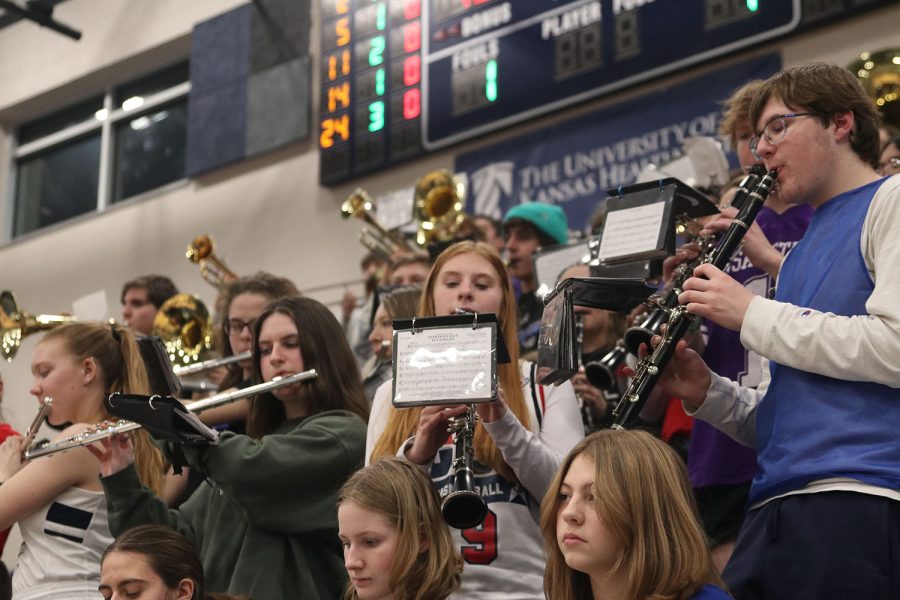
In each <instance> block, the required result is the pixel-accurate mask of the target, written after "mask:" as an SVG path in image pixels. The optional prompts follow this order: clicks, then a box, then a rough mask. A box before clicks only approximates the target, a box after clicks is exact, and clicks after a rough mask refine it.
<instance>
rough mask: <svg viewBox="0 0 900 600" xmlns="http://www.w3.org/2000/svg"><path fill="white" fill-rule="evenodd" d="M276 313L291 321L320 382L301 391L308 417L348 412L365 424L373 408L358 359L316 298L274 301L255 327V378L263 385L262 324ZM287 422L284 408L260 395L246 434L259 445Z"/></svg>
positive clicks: (253, 405)
mask: <svg viewBox="0 0 900 600" xmlns="http://www.w3.org/2000/svg"><path fill="white" fill-rule="evenodd" d="M275 313H280V314H283V315H286V316H287V317H289V318H290V319H291V320H292V321H293V322H294V324H295V325H296V326H297V333H298V334H299V336H300V355H301V356H302V357H303V367H304V368H305V369H307V370H308V369H315V370H316V373H317V376H316V377H315V378H314V379H312V380H310V381H309V382H307V383H304V384H303V385H302V386H301V394H303V395H304V397H305V400H306V405H307V406H308V407H309V414H311V415H313V414H316V413H319V412H323V411H326V410H346V411H349V412H352V413H354V414H356V415H358V416H359V417H360V418H361V419H362V420H363V421H366V420H368V417H369V403H368V401H367V400H366V394H365V391H364V389H363V385H362V380H361V379H360V375H359V369H358V368H357V366H356V359H355V358H354V357H353V352H352V351H351V350H350V345H349V344H348V343H347V338H346V337H345V336H344V330H343V329H342V328H341V325H340V323H338V321H337V319H336V318H335V316H334V315H333V314H332V312H331V311H330V310H328V308H326V307H325V305H323V304H322V303H321V302H318V301H316V300H313V299H312V298H301V297H298V296H287V297H284V298H280V299H278V300H275V301H274V302H272V304H270V305H269V306H268V307H266V310H264V311H263V313H262V314H261V315H260V316H259V318H258V319H256V324H255V325H254V326H253V378H254V381H255V382H256V383H262V372H261V371H260V355H259V332H260V330H261V329H262V324H263V323H264V322H265V321H266V319H268V318H269V317H270V316H272V315H273V314H275ZM284 420H285V412H284V406H283V405H282V404H281V401H279V400H278V399H277V398H275V397H274V396H273V395H272V394H271V393H265V394H260V395H259V396H256V397H255V398H253V399H252V400H251V401H250V409H249V411H248V413H247V434H248V435H249V436H250V437H253V438H256V439H259V438H261V437H262V436H264V435H266V434H269V433H271V432H273V431H275V430H276V429H277V428H278V427H279V426H281V424H282V423H283V422H284Z"/></svg>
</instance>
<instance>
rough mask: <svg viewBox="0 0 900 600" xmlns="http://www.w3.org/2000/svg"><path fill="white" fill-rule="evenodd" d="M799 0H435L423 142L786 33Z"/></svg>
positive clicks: (485, 127) (438, 142)
mask: <svg viewBox="0 0 900 600" xmlns="http://www.w3.org/2000/svg"><path fill="white" fill-rule="evenodd" d="M799 5H800V0H778V1H774V0H768V1H766V0H762V1H758V2H747V1H746V0H699V1H698V0H688V1H686V0H570V1H568V2H565V1H558V2H545V1H541V0H534V1H522V0H493V1H491V0H481V1H480V2H479V0H470V1H469V2H463V1H462V0H436V1H435V2H431V3H429V6H427V7H426V10H425V12H424V19H425V23H427V28H428V29H427V32H426V34H427V35H426V37H425V38H424V40H423V43H424V50H423V61H424V77H423V86H422V87H423V91H422V93H423V96H424V97H425V106H426V110H425V116H424V120H423V143H424V146H425V147H426V148H428V149H433V148H440V147H442V146H446V145H448V144H452V143H455V142H458V141H460V140H463V139H467V138H470V137H473V136H477V135H480V134H483V133H484V132H486V131H489V130H491V129H493V128H495V127H498V126H503V125H508V124H511V123H515V122H518V121H523V120H525V119H528V118H530V117H532V116H534V115H537V114H542V113H545V112H548V111H551V110H555V109H557V108H559V107H562V106H566V105H569V104H572V103H574V102H578V101H581V100H583V99H585V98H589V97H592V96H598V95H601V94H604V93H607V92H610V91H612V90H616V89H621V88H625V87H627V86H629V85H633V84H635V83H637V82H640V81H646V80H650V79H653V78H656V77H659V76H661V75H663V74H666V73H669V72H671V71H675V70H677V69H680V68H683V67H686V66H688V65H691V64H694V63H698V62H701V61H705V60H708V59H710V58H713V57H715V56H719V55H722V54H725V53H728V52H732V51H734V50H737V49H740V48H744V47H747V46H750V45H753V44H757V43H759V42H762V41H764V40H767V39H770V38H773V37H777V36H780V35H784V34H785V33H787V32H789V31H791V30H792V29H794V28H795V27H797V25H798V24H799V22H800V10H799Z"/></svg>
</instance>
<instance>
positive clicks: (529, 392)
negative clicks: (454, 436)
mask: <svg viewBox="0 0 900 600" xmlns="http://www.w3.org/2000/svg"><path fill="white" fill-rule="evenodd" d="M458 311H463V312H468V313H494V314H496V315H497V319H498V321H499V325H500V329H501V331H502V334H503V338H504V342H505V344H506V347H507V349H508V350H509V355H510V359H511V361H510V362H509V363H506V364H499V365H497V373H498V379H499V383H500V394H499V399H498V400H497V401H495V402H491V403H486V404H478V405H476V410H477V412H478V416H479V419H478V421H477V424H476V429H475V440H474V444H473V446H474V449H475V460H474V465H473V467H474V472H475V487H476V491H477V492H479V493H480V494H481V495H482V497H483V498H484V500H485V502H486V503H487V506H488V513H487V517H486V518H485V521H484V523H483V524H482V525H480V526H478V527H474V528H471V529H466V530H463V531H456V530H454V531H453V536H454V539H455V540H456V543H457V544H458V545H459V546H460V547H461V548H462V554H463V559H464V560H465V562H466V569H465V572H464V574H463V578H462V585H461V587H460V591H459V592H458V594H456V595H455V596H456V597H459V598H473V597H477V598H480V599H482V600H501V599H506V598H518V599H534V600H542V599H543V597H544V595H543V582H542V579H541V576H540V573H541V571H542V570H543V568H544V557H543V551H542V540H541V533H540V529H539V527H538V525H537V521H538V517H539V509H540V499H541V498H543V496H544V494H545V493H546V491H547V489H548V488H549V485H550V482H551V480H552V479H553V476H554V474H555V473H556V469H557V467H558V466H559V464H560V461H561V459H562V456H564V455H565V454H566V453H567V452H568V450H569V448H571V447H572V446H573V445H574V444H575V443H576V442H577V441H578V440H579V439H581V438H582V437H583V435H584V431H583V427H582V425H581V417H580V415H579V411H578V404H577V402H576V400H575V394H574V392H573V390H572V386H571V384H570V383H568V382H566V383H564V384H562V385H560V386H558V387H544V386H542V385H538V384H537V382H536V380H535V377H534V370H535V369H534V365H533V363H530V362H526V361H520V360H519V354H518V340H517V331H516V303H515V297H514V296H513V291H512V285H511V283H510V279H509V276H508V275H507V272H506V267H505V266H504V265H503V262H502V261H501V260H500V257H499V255H498V254H497V252H496V250H495V249H494V248H493V247H492V246H489V245H487V244H485V243H482V242H471V241H465V242H459V243H457V244H454V245H452V246H450V247H449V248H447V249H446V250H444V252H442V253H441V255H440V256H438V258H437V260H436V261H435V263H434V265H433V266H432V268H431V271H430V272H429V274H428V278H427V279H426V281H425V289H424V290H423V293H422V300H421V303H420V305H419V314H418V316H422V317H429V316H447V315H453V314H457V313H458ZM435 376H436V377H439V376H440V374H437V373H436V374H435ZM390 395H391V382H390V381H388V382H385V384H383V385H382V386H381V387H380V388H379V390H378V392H377V393H376V394H375V399H374V402H373V404H372V412H371V417H370V419H369V428H368V432H367V436H366V456H367V459H368V460H375V459H377V458H380V457H383V456H394V455H397V454H399V455H401V456H404V457H405V458H406V459H407V460H409V461H411V462H413V463H415V464H418V465H421V466H422V468H423V469H428V472H429V474H430V476H431V480H432V483H433V485H434V486H435V488H437V490H438V491H439V493H440V494H441V495H442V496H443V495H446V494H448V493H449V492H450V491H451V490H452V487H453V486H452V481H453V476H454V470H453V468H452V463H453V459H454V458H455V457H454V454H455V448H454V445H453V443H452V441H451V440H450V439H449V436H448V434H447V426H448V423H449V420H450V419H452V418H453V417H456V416H458V415H461V414H462V413H464V412H465V411H466V410H467V408H466V407H465V406H464V405H456V406H426V407H418V408H409V409H404V410H396V409H394V408H393V406H392V405H391V398H390Z"/></svg>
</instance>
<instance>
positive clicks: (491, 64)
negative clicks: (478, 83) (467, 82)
mask: <svg viewBox="0 0 900 600" xmlns="http://www.w3.org/2000/svg"><path fill="white" fill-rule="evenodd" d="M484 96H485V98H487V99H488V101H489V102H493V101H494V100H496V99H497V61H496V60H489V61H488V62H487V64H486V65H485V67H484Z"/></svg>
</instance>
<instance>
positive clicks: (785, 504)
mask: <svg viewBox="0 0 900 600" xmlns="http://www.w3.org/2000/svg"><path fill="white" fill-rule="evenodd" d="M723 578H724V579H725V582H726V584H727V585H728V587H729V591H730V592H731V593H732V594H733V595H734V597H735V598H736V599H737V600H761V599H766V600H788V599H789V600H807V599H808V600H831V599H833V600H857V599H859V600H863V599H865V600H897V599H898V598H900V502H898V501H896V500H890V499H888V498H882V497H880V496H871V495H868V494H859V493H855V492H838V491H835V492H820V493H816V494H798V495H794V496H787V497H785V498H780V499H777V500H772V501H770V502H768V503H766V504H764V505H763V506H762V507H760V508H758V509H756V510H752V511H750V512H749V513H748V514H747V517H746V519H745V521H744V525H743V527H742V528H741V532H740V534H739V535H738V539H737V545H736V547H735V550H734V553H733V554H732V556H731V560H730V561H729V562H728V565H727V567H726V568H725V572H724V573H723Z"/></svg>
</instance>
